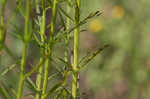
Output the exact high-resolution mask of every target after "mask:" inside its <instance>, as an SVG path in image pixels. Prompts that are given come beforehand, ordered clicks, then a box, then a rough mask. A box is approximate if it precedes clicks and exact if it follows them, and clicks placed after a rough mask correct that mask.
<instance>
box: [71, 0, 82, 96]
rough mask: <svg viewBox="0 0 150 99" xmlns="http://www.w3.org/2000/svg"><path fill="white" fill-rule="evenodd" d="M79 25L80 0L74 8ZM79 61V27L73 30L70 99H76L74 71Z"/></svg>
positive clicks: (76, 79)
mask: <svg viewBox="0 0 150 99" xmlns="http://www.w3.org/2000/svg"><path fill="white" fill-rule="evenodd" d="M79 23H80V0H76V7H75V24H76V25H78V24H79ZM78 61H79V27H77V28H76V29H75V32H74V64H73V78H72V97H73V99H77V91H78V87H79V82H78V76H79V75H78V72H77V71H76V70H77V68H78Z"/></svg>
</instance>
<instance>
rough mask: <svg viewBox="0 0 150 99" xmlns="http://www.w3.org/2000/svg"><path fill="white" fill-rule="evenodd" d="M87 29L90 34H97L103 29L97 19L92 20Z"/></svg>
mask: <svg viewBox="0 0 150 99" xmlns="http://www.w3.org/2000/svg"><path fill="white" fill-rule="evenodd" d="M88 27H89V30H90V31H91V32H99V31H101V30H102V29H103V25H102V22H101V21H100V20H98V19H94V20H92V21H91V22H90V23H89V26H88Z"/></svg>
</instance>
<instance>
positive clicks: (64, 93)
mask: <svg viewBox="0 0 150 99" xmlns="http://www.w3.org/2000/svg"><path fill="white" fill-rule="evenodd" d="M69 2H70V0H69ZM70 11H71V8H70V6H67V13H68V14H70ZM69 28H70V19H69V18H68V17H66V30H68V29H69ZM69 40H70V36H69V35H67V37H66V39H65V45H66V50H65V62H66V63H68V62H69V60H68V58H69ZM65 68H67V65H66V67H65ZM66 74H67V71H66V70H64V87H65V86H66V84H67V75H66ZM63 99H67V92H66V90H65V89H63Z"/></svg>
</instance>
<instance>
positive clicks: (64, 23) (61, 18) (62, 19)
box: [58, 11, 66, 30]
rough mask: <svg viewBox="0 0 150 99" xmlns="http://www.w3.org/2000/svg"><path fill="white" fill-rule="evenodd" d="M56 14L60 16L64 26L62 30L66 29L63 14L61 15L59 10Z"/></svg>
mask: <svg viewBox="0 0 150 99" xmlns="http://www.w3.org/2000/svg"><path fill="white" fill-rule="evenodd" d="M58 14H59V17H60V21H61V24H62V26H63V27H64V30H66V25H65V20H64V18H63V16H62V15H61V13H60V11H58Z"/></svg>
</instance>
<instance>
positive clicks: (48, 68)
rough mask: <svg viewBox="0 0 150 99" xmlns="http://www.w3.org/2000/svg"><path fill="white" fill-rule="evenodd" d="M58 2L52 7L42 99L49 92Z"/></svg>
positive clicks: (55, 1) (55, 0)
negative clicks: (49, 75)
mask: <svg viewBox="0 0 150 99" xmlns="http://www.w3.org/2000/svg"><path fill="white" fill-rule="evenodd" d="M57 3H58V2H57V0H54V1H53V7H52V21H51V29H50V39H49V44H48V50H47V52H46V54H48V56H49V57H48V58H47V60H46V64H45V70H44V83H43V90H42V99H45V97H44V95H45V94H46V91H47V85H48V74H49V70H50V63H51V54H52V48H53V35H54V33H55V23H56V14H57Z"/></svg>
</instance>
